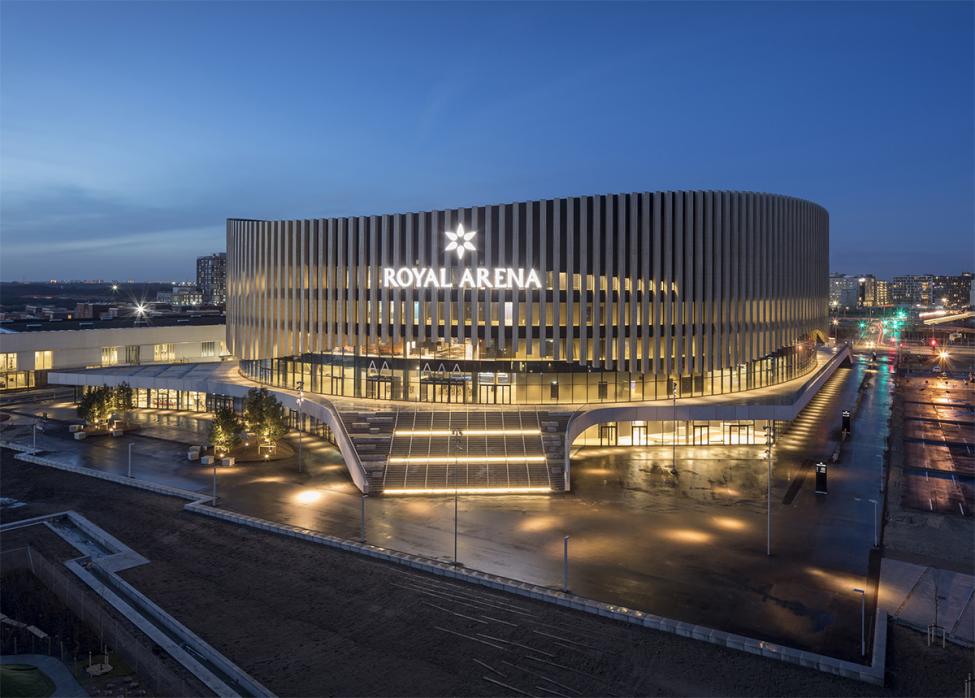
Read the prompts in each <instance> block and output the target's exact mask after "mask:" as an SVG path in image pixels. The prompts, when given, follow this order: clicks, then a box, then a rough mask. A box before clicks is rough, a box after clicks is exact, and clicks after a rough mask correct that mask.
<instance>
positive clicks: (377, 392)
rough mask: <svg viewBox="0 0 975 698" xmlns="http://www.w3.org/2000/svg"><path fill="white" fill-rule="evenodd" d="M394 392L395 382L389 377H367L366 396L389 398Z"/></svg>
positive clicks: (379, 398) (375, 398) (381, 398)
mask: <svg viewBox="0 0 975 698" xmlns="http://www.w3.org/2000/svg"><path fill="white" fill-rule="evenodd" d="M392 394H393V382H392V381H391V380H390V379H389V378H381V377H380V378H367V379H366V397H367V398H370V399H372V400H389V399H390V398H391V397H392Z"/></svg>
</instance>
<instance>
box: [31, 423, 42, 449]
mask: <svg viewBox="0 0 975 698" xmlns="http://www.w3.org/2000/svg"><path fill="white" fill-rule="evenodd" d="M40 430H41V425H40V424H38V423H37V420H36V419H35V420H34V422H33V423H32V425H31V432H32V433H31V436H32V437H33V440H34V444H33V446H31V450H30V453H31V455H32V456H36V455H37V432H38V431H40Z"/></svg>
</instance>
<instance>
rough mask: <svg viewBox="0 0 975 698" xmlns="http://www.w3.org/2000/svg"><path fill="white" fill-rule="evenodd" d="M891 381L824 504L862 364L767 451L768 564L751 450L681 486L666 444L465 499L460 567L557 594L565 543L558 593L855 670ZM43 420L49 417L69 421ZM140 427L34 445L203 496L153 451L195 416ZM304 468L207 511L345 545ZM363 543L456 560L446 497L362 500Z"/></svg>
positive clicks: (341, 512)
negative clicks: (559, 481)
mask: <svg viewBox="0 0 975 698" xmlns="http://www.w3.org/2000/svg"><path fill="white" fill-rule="evenodd" d="M886 368H887V367H886V365H883V364H882V365H881V370H880V371H878V372H876V373H874V374H872V379H871V387H870V388H869V389H868V390H866V391H865V392H864V396H863V399H862V402H861V405H860V409H859V411H858V413H857V415H856V420H855V423H854V433H853V438H852V440H851V441H850V442H849V443H848V445H847V447H846V449H845V450H844V453H843V458H842V459H841V461H840V463H839V464H838V465H837V466H834V467H832V468H831V469H830V489H829V494H828V495H816V494H815V493H814V492H813V479H812V478H813V476H812V473H811V469H810V467H811V463H812V462H813V461H815V460H819V459H821V458H823V457H825V456H826V455H827V454H829V453H831V452H832V451H833V449H834V448H835V442H834V439H835V436H836V435H835V431H836V429H837V427H838V426H839V413H840V412H841V411H842V410H843V409H850V408H852V407H853V406H854V404H855V403H856V396H857V392H858V390H857V389H858V386H859V385H860V381H861V379H862V378H863V376H864V375H865V374H866V372H867V370H868V367H867V365H866V364H865V363H858V364H857V365H856V366H854V367H853V368H852V369H849V370H845V369H844V370H840V371H838V372H837V375H836V376H834V378H833V379H831V380H830V381H829V383H827V385H826V386H824V388H823V390H822V391H821V392H820V394H819V395H818V396H817V397H816V398H815V399H814V400H813V402H812V403H811V404H810V405H809V407H807V409H806V410H805V411H804V412H803V413H802V415H800V417H799V419H797V420H796V422H794V424H793V425H792V427H791V429H790V430H789V432H788V433H787V434H786V435H784V436H783V437H782V438H781V440H780V443H779V444H778V445H777V446H776V448H775V452H774V463H775V467H774V474H773V494H772V501H773V543H772V547H773V555H772V556H771V557H767V556H766V554H765V546H766V503H765V492H766V463H765V461H764V460H763V458H762V450H763V447H761V446H736V447H710V448H706V447H686V448H681V449H679V451H678V454H679V456H678V458H679V462H678V464H677V468H676V470H677V475H676V476H675V475H672V474H671V473H670V470H671V464H672V463H671V450H670V448H666V447H665V448H619V449H598V448H595V449H591V448H587V449H580V450H579V451H577V452H576V453H575V455H574V458H573V464H572V472H573V491H572V492H571V493H569V494H565V495H555V496H517V497H511V496H508V497H501V496H465V497H462V498H460V500H459V502H458V504H459V506H458V558H459V561H460V562H461V563H463V564H465V565H467V566H469V567H472V568H475V569H479V570H484V571H487V572H491V573H494V574H500V575H504V576H507V577H511V578H515V579H521V580H526V581H530V582H534V583H538V584H544V585H551V586H557V585H559V584H560V583H561V578H562V550H563V548H562V538H563V536H564V535H569V536H570V543H569V586H570V588H571V590H572V591H573V592H575V593H577V594H580V595H582V596H587V597H591V598H595V599H599V600H602V601H607V602H610V603H617V604H620V605H624V606H627V607H631V608H638V609H641V610H645V611H649V612H652V613H657V614H660V615H664V616H668V617H672V618H677V619H679V620H683V621H687V622H692V623H700V624H703V625H707V626H710V627H716V628H720V629H723V630H729V631H733V632H739V633H742V634H747V635H751V636H754V637H759V638H763V639H767V640H770V641H774V642H782V643H785V644H789V645H791V646H796V647H801V648H804V649H810V650H813V651H818V652H823V653H826V654H830V655H832V656H839V657H843V658H846V659H851V660H859V659H860V606H859V604H860V600H859V597H858V596H857V595H856V594H855V593H854V592H853V591H852V590H853V588H854V587H860V588H868V589H870V588H872V586H870V585H872V582H871V583H870V584H869V585H868V582H867V577H868V575H869V574H870V570H871V567H870V551H871V548H872V543H873V536H874V518H873V505H872V504H870V503H869V502H867V501H866V500H867V499H870V498H874V499H876V498H877V495H878V488H879V478H880V460H879V458H878V456H880V455H881V454H882V453H883V449H884V440H885V438H886V430H887V418H888V414H889V406H890V399H891V385H892V380H891V377H890V374H889V373H888V372H887V370H886ZM45 409H46V410H47V411H48V412H50V413H51V414H52V416H57V414H58V412H59V410H65V409H66V407H64V406H62V407H60V408H58V407H50V406H48V407H46V408H45ZM139 414H140V415H142V417H141V418H142V419H145V420H149V422H148V423H147V426H146V427H144V429H143V431H142V432H141V433H142V435H141V436H132V437H129V436H126V437H123V438H120V439H110V438H100V439H94V440H91V441H86V442H81V443H79V442H74V441H68V440H67V438H66V434H65V433H61V430H59V429H54V430H53V431H50V432H44V433H43V434H41V435H40V438H39V444H40V445H41V446H42V447H43V448H45V449H49V450H50V453H49V455H50V457H52V458H57V459H60V460H66V461H70V462H72V463H75V464H79V465H83V466H86V467H96V468H99V469H103V470H108V471H112V472H117V473H124V472H125V470H126V464H127V455H126V449H127V445H128V443H129V442H132V443H134V444H136V445H135V452H136V458H135V461H134V475H135V476H136V477H139V478H148V479H151V480H153V481H157V482H163V483H166V484H171V485H175V486H179V487H185V488H188V489H193V490H197V491H201V492H209V490H210V487H211V484H212V472H211V471H210V470H209V469H207V468H205V467H201V466H200V465H198V464H193V463H189V462H187V461H186V460H185V446H184V445H183V444H180V443H175V442H172V441H168V440H160V439H158V438H155V437H162V438H163V439H174V438H178V439H179V440H180V441H183V442H199V441H200V437H201V435H202V433H203V432H202V429H203V428H204V426H203V423H202V422H201V420H199V418H198V417H195V416H192V415H185V414H182V415H178V414H164V413H159V414H153V413H147V412H143V413H139ZM14 421H19V423H20V424H19V426H15V427H13V429H14V431H13V432H12V433H13V434H14V435H15V438H18V440H20V441H27V440H28V439H29V426H28V425H26V424H25V418H23V417H20V418H18V419H17V420H14ZM18 430H19V431H18ZM304 456H305V462H304V466H305V467H304V472H303V473H301V474H299V473H298V472H297V464H296V463H295V462H294V461H293V460H291V461H280V462H278V463H272V464H258V465H250V466H239V467H235V468H233V469H219V470H218V474H217V478H218V492H219V495H220V505H221V506H223V507H226V508H229V509H232V510H234V511H239V512H242V513H247V514H251V515H254V516H259V517H261V518H265V519H268V520H272V521H279V522H285V523H290V524H293V525H297V526H302V527H305V528H309V529H313V530H317V531H322V532H325V533H330V534H333V535H338V536H343V537H347V538H358V536H359V526H360V519H359V512H360V504H361V502H360V496H359V493H358V491H357V490H356V489H355V487H354V485H353V484H352V483H351V481H350V480H349V478H348V475H347V473H346V471H345V466H344V464H343V463H342V459H341V457H340V456H339V455H338V453H337V452H336V451H335V450H334V449H333V448H331V447H329V446H328V445H327V444H325V443H324V442H320V441H312V440H311V439H310V438H308V437H306V439H305V448H304ZM797 479H799V480H800V482H799V483H798V484H795V483H796V481H797ZM797 487H798V489H796V488H797ZM790 488H791V489H790ZM787 495H790V496H789V497H788V501H789V503H788V504H784V503H783V501H784V499H786V498H787ZM855 498H860V499H861V501H856V499H855ZM366 538H367V540H368V541H369V542H370V543H373V544H375V545H381V546H384V547H389V548H394V549H397V550H402V551H406V552H411V553H416V554H420V555H425V556H428V557H435V558H439V559H445V560H449V559H452V557H453V541H454V502H453V498H451V497H449V496H448V497H442V496H441V497H380V498H371V499H368V500H367V501H366ZM870 600H871V608H872V598H871V599H870ZM870 612H871V611H870V610H869V609H868V613H870Z"/></svg>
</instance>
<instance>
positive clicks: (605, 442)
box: [599, 422, 617, 446]
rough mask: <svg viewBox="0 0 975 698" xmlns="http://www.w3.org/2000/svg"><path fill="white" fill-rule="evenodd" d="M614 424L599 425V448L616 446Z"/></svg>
mask: <svg viewBox="0 0 975 698" xmlns="http://www.w3.org/2000/svg"><path fill="white" fill-rule="evenodd" d="M616 444H617V437H616V422H610V423H609V424H600V425H599V445H600V446H616Z"/></svg>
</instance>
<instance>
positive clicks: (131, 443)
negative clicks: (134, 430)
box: [129, 441, 135, 477]
mask: <svg viewBox="0 0 975 698" xmlns="http://www.w3.org/2000/svg"><path fill="white" fill-rule="evenodd" d="M133 446H135V444H134V443H133V442H131V441H130V442H129V477H132V447H133Z"/></svg>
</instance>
